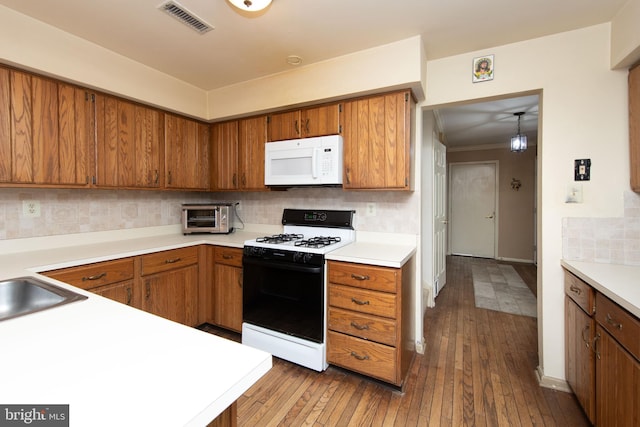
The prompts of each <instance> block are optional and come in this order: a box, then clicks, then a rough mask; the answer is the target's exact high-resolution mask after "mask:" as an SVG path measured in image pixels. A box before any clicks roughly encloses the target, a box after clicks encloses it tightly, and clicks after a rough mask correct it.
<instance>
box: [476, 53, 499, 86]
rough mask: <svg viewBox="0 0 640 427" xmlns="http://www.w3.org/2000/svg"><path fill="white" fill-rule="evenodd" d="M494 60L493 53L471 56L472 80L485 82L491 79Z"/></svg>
mask: <svg viewBox="0 0 640 427" xmlns="http://www.w3.org/2000/svg"><path fill="white" fill-rule="evenodd" d="M493 72H494V61H493V55H485V56H479V57H477V58H473V82H474V83H480V82H487V81H489V80H493Z"/></svg>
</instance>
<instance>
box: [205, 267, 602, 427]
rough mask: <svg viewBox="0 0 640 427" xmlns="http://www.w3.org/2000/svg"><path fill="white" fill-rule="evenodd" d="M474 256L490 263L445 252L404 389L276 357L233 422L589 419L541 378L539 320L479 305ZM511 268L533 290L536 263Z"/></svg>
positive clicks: (576, 422)
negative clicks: (442, 279) (421, 345)
mask: <svg viewBox="0 0 640 427" xmlns="http://www.w3.org/2000/svg"><path fill="white" fill-rule="evenodd" d="M471 262H495V261H493V260H478V259H475V258H465V257H449V258H448V260H447V284H446V286H445V287H444V288H443V289H442V291H441V292H440V294H439V295H438V298H437V299H436V307H435V308H432V309H428V310H427V312H426V314H425V317H424V330H425V340H426V351H425V354H424V355H419V354H418V355H416V358H415V360H414V363H413V365H412V367H411V370H410V372H409V375H408V378H407V380H406V384H405V387H404V390H403V392H399V391H398V390H395V389H393V388H392V387H389V386H386V385H384V384H381V383H378V382H375V381H372V380H370V379H367V378H365V377H361V376H359V375H356V374H353V373H350V372H348V371H344V370H341V369H338V368H335V367H329V369H328V370H326V371H325V372H323V373H318V372H315V371H312V370H309V369H306V368H302V367H300V366H297V365H295V364H292V363H290V362H287V361H284V360H281V359H277V358H274V366H273V368H272V369H271V370H270V371H269V373H267V374H266V375H265V377H263V378H262V379H261V380H260V381H259V382H258V383H256V384H255V385H254V386H253V387H252V388H251V389H249V390H248V391H247V392H246V393H245V394H244V395H243V396H242V397H241V398H240V399H239V400H238V425H239V426H348V425H353V426H462V425H466V426H588V425H589V422H588V421H587V419H586V418H585V417H584V415H583V413H582V411H581V410H580V408H579V406H578V403H577V401H576V400H575V398H574V396H573V395H572V394H569V393H564V392H560V391H554V390H550V389H546V388H542V387H540V386H539V385H538V383H537V380H536V376H535V372H534V371H535V368H536V366H537V365H538V353H537V325H536V319H534V318H531V317H527V316H518V315H512V314H506V313H501V312H496V311H490V310H486V309H479V308H476V307H475V305H474V295H473V283H472V278H471V267H470V265H471ZM511 265H514V268H516V270H517V271H518V273H519V274H520V275H521V276H522V278H523V280H525V282H527V284H528V285H529V286H530V287H532V288H533V292H534V293H535V267H534V266H527V265H522V264H511ZM202 328H203V329H204V330H207V331H209V332H211V333H215V334H218V335H222V336H225V337H227V338H230V339H234V340H239V335H237V334H233V333H229V332H226V331H223V330H221V329H218V328H215V327H212V326H210V325H205V326H203V327H202Z"/></svg>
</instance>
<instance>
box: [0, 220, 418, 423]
mask: <svg viewBox="0 0 640 427" xmlns="http://www.w3.org/2000/svg"><path fill="white" fill-rule="evenodd" d="M272 231H277V228H276V229H267V230H265V229H260V230H251V229H249V230H247V231H244V230H236V231H235V232H234V233H232V234H228V235H221V234H215V235H210V234H202V235H201V234H197V235H189V236H184V235H182V234H181V233H180V232H179V229H178V228H176V227H174V226H167V227H158V228H157V229H150V230H122V231H116V232H109V233H84V234H77V235H67V236H52V237H45V238H32V239H20V240H17V241H2V242H0V279H6V278H12V277H20V276H38V277H39V278H41V279H43V280H45V281H49V282H53V283H54V284H57V285H59V286H62V287H67V288H70V289H72V290H73V291H75V292H77V293H81V294H84V295H87V296H88V297H89V298H88V299H87V300H84V301H81V302H75V303H71V304H67V305H64V306H61V307H57V308H53V309H50V310H45V311H42V312H39V313H34V314H31V315H28V316H23V317H18V318H14V319H10V320H6V321H2V322H0V342H2V343H3V344H2V351H1V352H0V366H2V367H3V368H2V371H1V376H2V387H0V402H2V403H3V404H11V403H19V404H30V403H32V404H69V405H70V420H71V425H77V426H84V425H91V426H102V425H104V426H113V425H132V426H133V425H136V426H137V425H158V426H171V427H174V426H183V425H185V426H200V425H206V423H208V422H209V421H210V420H212V419H214V418H215V417H216V416H217V415H219V414H220V413H221V412H222V411H223V410H224V409H226V408H227V407H228V406H229V405H230V404H231V403H233V402H234V401H235V400H236V399H237V398H238V397H240V396H241V395H242V393H244V392H245V391H246V390H247V389H248V388H249V387H251V385H253V384H254V383H255V382H256V381H257V380H258V379H259V378H260V377H261V376H263V375H264V374H265V373H266V372H267V371H268V370H269V369H270V368H271V363H272V361H271V355H270V354H268V353H265V352H262V351H259V350H255V349H253V348H250V347H246V346H243V345H241V344H238V343H235V342H232V341H229V340H225V339H222V338H219V337H216V336H214V335H211V334H208V333H205V332H202V331H199V330H197V329H194V328H190V327H187V326H184V325H180V324H178V323H174V322H171V321H169V320H166V319H162V318H160V317H157V316H154V315H151V314H149V313H145V312H143V311H140V310H137V309H134V308H131V307H127V306H125V305H122V304H118V303H116V302H114V301H111V300H108V299H106V298H103V297H100V296H98V295H95V294H92V293H90V292H86V291H83V290H81V289H78V288H75V287H72V286H70V285H67V284H64V283H62V282H59V281H56V280H53V279H50V278H47V277H44V276H40V275H39V274H38V272H43V271H47V270H52V269H58V268H65V267H72V266H77V265H82V264H88V263H94V262H101V261H108V260H112V259H116V258H124V257H131V256H137V255H142V254H146V253H150V252H157V251H163V250H169V249H176V248H181V247H186V246H192V245H200V244H213V245H221V246H230V247H236V248H242V247H243V244H244V242H245V241H246V240H251V239H255V238H256V237H258V236H262V235H265V232H267V233H271V232H272ZM105 236H106V237H105ZM362 236H363V237H364V238H363V239H362V241H360V240H358V241H357V242H355V243H352V244H350V245H347V246H345V247H343V248H340V249H338V250H336V251H333V252H330V253H329V254H328V255H327V259H332V260H340V261H346V262H356V263H366V264H373V265H381V266H389V267H398V268H399V267H401V266H402V265H403V264H404V263H405V262H406V261H407V260H409V259H410V258H411V257H412V256H413V255H414V254H415V252H416V244H415V241H414V240H413V239H414V238H413V237H412V236H409V238H408V239H404V240H403V239H402V238H400V239H398V238H395V239H394V238H392V239H391V240H389V239H388V238H385V239H380V238H379V237H380V236H377V235H375V234H374V235H373V236H374V237H376V238H374V239H370V238H369V237H371V236H367V235H366V233H365V234H363V235H362ZM381 242H385V243H384V244H383V243H381Z"/></svg>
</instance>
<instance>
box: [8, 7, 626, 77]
mask: <svg viewBox="0 0 640 427" xmlns="http://www.w3.org/2000/svg"><path fill="white" fill-rule="evenodd" d="M177 1H178V2H179V3H180V4H182V5H183V6H184V7H186V8H187V9H189V10H190V11H191V12H193V13H194V14H196V15H197V16H199V17H200V18H202V19H203V20H205V21H206V22H208V23H209V24H211V25H213V26H215V29H214V30H213V31H210V32H208V33H205V34H204V35H200V34H198V33H196V32H195V31H193V30H192V29H190V28H188V27H186V26H184V25H183V24H181V23H180V22H178V21H177V20H175V19H173V18H171V17H170V16H168V15H166V14H164V13H163V12H160V11H159V10H158V9H157V7H158V6H159V5H160V4H162V3H164V0H102V1H97V0H0V5H5V6H7V7H9V8H11V9H14V10H16V11H18V12H21V13H23V14H26V15H29V16H31V17H33V18H35V19H38V20H40V21H43V22H46V23H48V24H50V25H53V26H55V27H58V28H60V29H62V30H64V31H67V32H69V33H72V34H75V35H77V36H79V37H82V38H84V39H86V40H89V41H91V42H93V43H96V44H98V45H100V46H103V47H105V48H107V49H110V50H112V51H114V52H118V53H120V54H122V55H124V56H126V57H129V58H132V59H134V60H136V61H138V62H141V63H143V64H146V65H148V66H149V67H152V68H154V69H157V70H160V71H162V72H164V73H166V74H169V75H171V76H174V77H176V78H178V79H180V80H182V81H185V82H188V83H191V84H193V85H194V86H196V87H199V88H201V89H203V90H211V89H215V88H219V87H223V86H227V85H230V84H233V83H237V82H241V81H245V80H250V79H255V78H258V77H261V76H264V75H269V74H273V73H278V72H282V71H285V70H287V69H289V68H290V67H291V66H290V65H288V64H287V63H286V57H287V56H288V55H299V56H301V57H302V58H303V64H302V66H304V65H307V64H312V63H314V62H318V61H322V60H326V59H328V58H332V57H336V56H340V55H345V54H348V53H351V52H355V51H359V50H363V49H367V48H371V47H374V46H379V45H382V44H386V43H390V42H394V41H398V40H402V39H406V38H408V37H412V36H415V35H418V34H420V35H421V36H422V39H423V41H424V44H425V51H426V55H427V58H429V59H435V58H440V57H446V56H450V55H455V54H459V53H464V52H470V51H475V50H481V49H485V48H489V47H492V46H499V45H503V44H507V43H513V42H517V41H521V40H525V39H530V38H535V37H540V36H544V35H548V34H552V33H557V32H562V31H567V30H572V29H577V28H581V27H585V26H590V25H594V24H599V23H603V22H608V21H610V20H611V18H612V17H613V16H614V15H615V13H616V11H618V10H619V9H620V7H621V6H622V5H623V4H624V3H625V2H626V1H627V0H535V1H514V0H484V1H481V2H471V1H470V0H273V3H272V4H271V6H270V7H269V8H268V9H266V10H265V11H264V12H263V13H260V14H259V15H258V16H247V14H243V13H240V12H238V11H237V10H236V9H235V8H234V7H233V6H231V5H230V3H228V2H227V1H226V0H177Z"/></svg>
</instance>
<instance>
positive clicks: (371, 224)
mask: <svg viewBox="0 0 640 427" xmlns="http://www.w3.org/2000/svg"><path fill="white" fill-rule="evenodd" d="M24 200H37V201H39V202H40V210H41V215H40V217H37V218H27V217H25V216H24V215H23V213H22V202H23V201H24ZM209 201H233V202H240V204H239V205H238V207H237V208H238V214H239V216H240V217H241V218H242V220H243V221H244V222H245V223H247V224H269V225H279V224H280V221H281V219H282V210H283V209H284V208H318V209H354V210H356V229H357V230H359V231H375V232H394V233H406V234H418V231H419V213H418V207H419V204H420V201H419V196H418V195H416V193H405V192H349V191H343V190H342V189H338V188H294V189H290V190H288V191H271V192H256V193H240V192H238V193H190V192H171V191H125V190H117V191H116V190H82V189H69V190H64V189H22V188H21V189H14V188H3V189H0V239H1V240H4V239H19V238H27V237H41V236H51V235H60V234H71V233H86V232H95V231H109V230H122V229H129V228H140V227H154V226H162V225H172V224H179V223H180V208H181V205H182V203H199V202H209ZM370 202H374V203H376V215H375V216H366V215H365V214H364V212H365V207H366V204H367V203H370ZM236 227H241V225H240V223H239V222H238V221H236Z"/></svg>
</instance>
